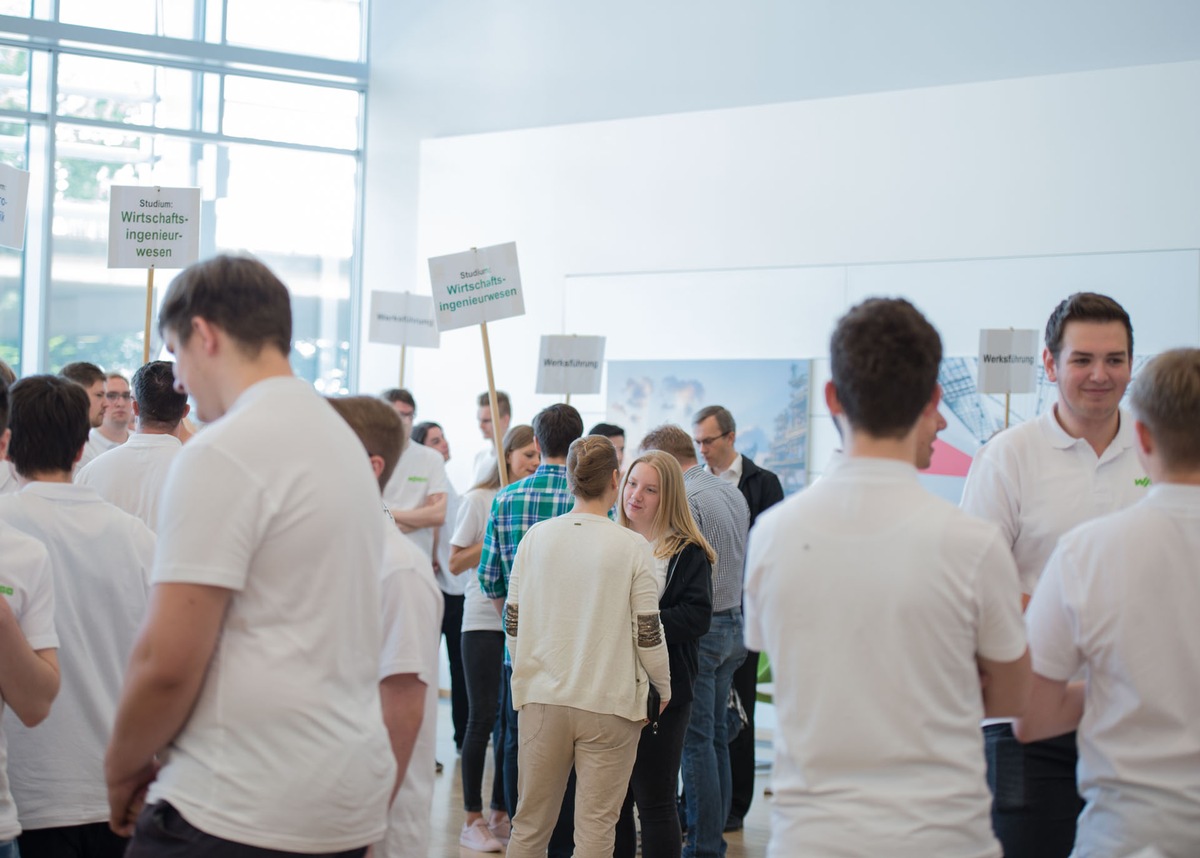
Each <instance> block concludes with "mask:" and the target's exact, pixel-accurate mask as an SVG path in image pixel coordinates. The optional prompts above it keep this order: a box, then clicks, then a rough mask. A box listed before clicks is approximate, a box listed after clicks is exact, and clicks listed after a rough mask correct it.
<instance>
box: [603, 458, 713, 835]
mask: <svg viewBox="0 0 1200 858" xmlns="http://www.w3.org/2000/svg"><path fill="white" fill-rule="evenodd" d="M618 507H619V520H620V522H621V524H622V525H624V526H625V527H628V528H631V529H632V530H635V531H637V532H638V533H640V534H641V535H642V536H644V537H646V539H647V540H648V541H649V542H650V544H651V545H652V546H653V548H654V558H655V563H656V568H655V574H656V575H657V577H658V590H659V603H658V604H659V612H660V613H659V616H660V618H661V619H662V625H663V629H664V631H665V632H666V636H667V654H668V655H669V657H670V660H671V701H670V703H669V704H668V705H667V708H666V710H664V711H663V713H662V714H661V715H660V716H659V718H658V720H657V722H656V723H652V724H649V725H647V726H646V727H645V729H643V730H642V737H641V741H640V742H639V743H638V752H637V762H636V763H635V764H634V767H633V775H632V776H631V778H630V781H629V793H628V795H626V797H625V805H624V807H622V809H621V818H620V820H619V821H618V822H617V839H616V848H615V849H614V855H615V856H616V858H633V855H634V852H635V850H636V840H637V838H636V834H635V832H634V825H633V803H634V802H635V801H636V802H637V807H638V816H639V817H640V819H641V822H642V855H643V856H644V858H678V856H679V855H680V853H681V851H682V844H683V837H682V835H681V833H680V830H679V814H678V811H677V810H676V808H675V796H676V791H677V786H678V779H679V761H680V758H681V756H682V754H683V737H684V734H685V733H686V732H687V725H688V717H689V715H690V714H691V711H692V688H693V686H694V685H695V683H696V667H697V663H698V660H699V650H700V647H699V640H700V637H701V636H702V635H703V634H704V633H705V632H707V631H708V624H709V621H710V620H711V619H712V564H713V563H715V562H716V559H717V557H716V553H715V552H714V551H713V549H712V547H711V546H710V545H709V544H708V542H707V541H705V539H704V537H703V536H701V535H700V530H699V528H697V527H696V522H695V520H694V519H693V518H692V513H691V510H690V509H689V508H688V504H687V495H686V492H685V490H684V486H683V471H681V470H680V468H679V463H678V462H677V461H676V460H675V457H674V456H671V455H668V454H667V453H663V452H660V451H657V450H656V451H652V452H649V453H646V454H645V455H643V456H641V457H639V458H638V459H637V460H636V461H634V463H633V464H632V465H630V466H629V470H628V471H626V472H625V480H624V482H623V483H622V485H621V497H620V503H619V504H618Z"/></svg>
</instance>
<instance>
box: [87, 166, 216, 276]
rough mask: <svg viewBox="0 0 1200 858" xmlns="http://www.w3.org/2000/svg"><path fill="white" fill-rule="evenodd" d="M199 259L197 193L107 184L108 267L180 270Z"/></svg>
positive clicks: (193, 190) (198, 204)
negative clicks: (108, 186) (110, 186)
mask: <svg viewBox="0 0 1200 858" xmlns="http://www.w3.org/2000/svg"><path fill="white" fill-rule="evenodd" d="M199 258H200V189H199V188H163V187H157V186H151V187H140V186H136V185H113V187H112V188H111V189H110V191H109V207H108V267H109V268H186V267H187V266H188V265H191V264H192V263H193V262H195V261H196V260H197V259H199Z"/></svg>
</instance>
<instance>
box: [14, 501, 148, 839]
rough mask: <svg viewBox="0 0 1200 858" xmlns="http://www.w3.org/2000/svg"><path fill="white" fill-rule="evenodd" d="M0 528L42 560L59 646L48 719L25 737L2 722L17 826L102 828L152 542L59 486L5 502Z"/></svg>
mask: <svg viewBox="0 0 1200 858" xmlns="http://www.w3.org/2000/svg"><path fill="white" fill-rule="evenodd" d="M0 521H4V522H7V523H8V524H10V525H12V526H13V527H15V528H16V529H17V530H20V531H22V532H24V533H26V534H28V535H29V536H32V537H34V538H35V539H37V540H38V541H39V542H41V543H42V544H43V545H45V546H46V549H47V551H49V553H50V570H51V573H52V575H53V578H54V603H55V608H54V621H55V622H54V624H55V627H56V629H57V631H58V637H59V644H60V645H59V650H58V664H59V675H60V677H61V682H60V687H59V691H58V697H57V698H55V700H54V705H53V706H51V707H50V715H49V716H48V717H47V718H46V720H45V721H43V722H42V723H41V724H39V725H38V726H37V727H35V728H33V729H29V728H28V727H26V726H25V725H23V724H22V723H21V722H20V721H19V720H18V719H17V718H16V716H14V715H13V714H12V713H11V712H7V713H5V716H4V730H5V732H6V733H7V734H8V777H9V782H10V785H11V787H12V793H13V797H14V798H15V799H16V801H17V808H18V810H19V811H20V816H21V827H22V828H24V829H25V830H26V831H29V830H32V829H36V828H58V827H61V826H68V825H85V824H88V823H92V822H104V821H105V820H107V819H108V792H107V789H106V787H105V783H104V751H105V748H106V747H107V746H108V740H109V738H110V736H111V734H112V725H113V719H114V718H115V717H116V714H117V701H118V699H119V698H120V694H121V687H122V685H123V683H124V681H125V668H126V666H127V665H128V664H129V654H130V653H131V652H132V651H133V644H134V641H135V640H136V639H137V632H138V628H139V627H140V626H141V623H142V620H143V619H144V618H145V615H146V605H147V593H148V588H149V579H150V567H151V563H152V562H153V559H154V534H153V533H151V532H150V530H149V529H148V528H147V527H146V525H144V524H142V523H141V522H140V521H138V520H137V519H136V518H134V517H133V516H132V515H129V514H128V513H126V512H122V511H121V510H119V509H117V508H116V507H115V506H113V505H112V504H110V503H106V502H105V501H103V500H101V499H100V496H99V495H98V494H96V492H95V491H94V490H93V489H90V488H88V487H87V486H77V485H73V484H69V483H44V482H33V483H29V484H28V485H26V486H25V488H23V489H22V490H21V491H19V492H18V493H17V494H15V495H5V496H4V497H2V498H0ZM5 565H7V564H5Z"/></svg>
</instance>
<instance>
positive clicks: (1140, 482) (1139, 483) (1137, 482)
mask: <svg viewBox="0 0 1200 858" xmlns="http://www.w3.org/2000/svg"><path fill="white" fill-rule="evenodd" d="M1133 484H1134V485H1135V486H1141V487H1142V488H1145V487H1146V486H1148V485H1150V478H1149V477H1142V478H1141V479H1140V480H1134V481H1133Z"/></svg>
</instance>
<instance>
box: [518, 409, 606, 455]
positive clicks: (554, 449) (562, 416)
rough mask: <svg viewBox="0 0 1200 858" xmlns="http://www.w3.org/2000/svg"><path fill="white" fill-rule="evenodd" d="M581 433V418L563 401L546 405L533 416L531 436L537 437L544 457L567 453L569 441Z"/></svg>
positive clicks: (569, 445)
mask: <svg viewBox="0 0 1200 858" xmlns="http://www.w3.org/2000/svg"><path fill="white" fill-rule="evenodd" d="M581 435H583V418H582V417H580V416H579V412H578V411H576V410H575V408H574V407H573V406H570V405H567V404H565V403H563V402H556V403H555V404H554V405H548V406H546V407H545V408H543V409H542V410H541V411H539V412H538V413H537V415H536V416H535V417H534V418H533V436H534V437H535V438H537V442H538V447H539V448H540V449H541V451H542V458H544V459H559V458H562V457H563V456H565V455H567V451H568V450H569V449H570V447H571V442H572V441H574V440H575V439H576V438H578V437H580V436H581ZM614 455H615V454H614Z"/></svg>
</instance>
